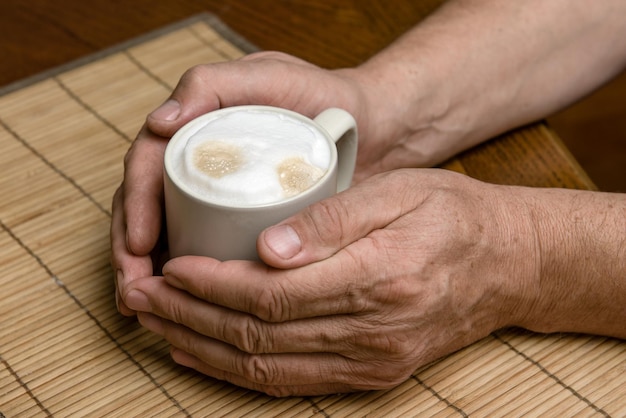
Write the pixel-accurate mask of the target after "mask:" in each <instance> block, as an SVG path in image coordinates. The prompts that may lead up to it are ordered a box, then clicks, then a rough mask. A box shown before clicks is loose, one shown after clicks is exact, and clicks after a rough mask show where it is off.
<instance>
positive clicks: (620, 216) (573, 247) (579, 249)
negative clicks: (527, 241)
mask: <svg viewBox="0 0 626 418" xmlns="http://www.w3.org/2000/svg"><path fill="white" fill-rule="evenodd" d="M523 194H525V195H526V199H525V202H526V207H527V210H528V213H529V217H530V218H529V219H530V222H531V224H532V228H533V230H534V236H535V243H536V245H535V247H536V249H535V252H536V259H537V260H538V265H537V269H538V270H537V276H536V278H535V279H534V280H529V281H527V285H526V287H525V293H524V294H525V295H526V296H525V299H524V304H523V306H524V312H525V315H524V316H523V317H522V318H520V321H519V322H518V323H516V324H515V325H519V326H522V327H524V328H527V329H530V330H534V331H539V332H556V331H560V332H582V333H593V334H604V335H613V336H621V337H626V327H624V318H626V248H625V243H626V221H625V220H626V196H623V195H618V194H609V193H598V192H586V191H577V190H565V189H526V190H525V191H524V193H523Z"/></svg>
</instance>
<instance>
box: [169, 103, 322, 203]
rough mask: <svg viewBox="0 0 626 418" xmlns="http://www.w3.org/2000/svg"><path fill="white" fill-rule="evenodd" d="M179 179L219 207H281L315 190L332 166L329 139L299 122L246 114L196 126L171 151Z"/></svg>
mask: <svg viewBox="0 0 626 418" xmlns="http://www.w3.org/2000/svg"><path fill="white" fill-rule="evenodd" d="M172 154H173V155H172V159H173V161H174V163H173V164H172V168H173V170H174V171H175V173H176V176H177V177H178V178H179V179H180V180H181V181H182V182H183V183H184V184H186V185H187V186H188V188H189V189H190V190H192V191H193V193H194V194H195V195H197V196H201V197H202V198H204V199H207V200H209V201H211V202H213V203H216V204H222V205H229V206H233V205H234V206H251V205H261V204H269V203H274V202H278V201H280V200H284V199H287V198H290V197H293V196H296V195H298V194H299V193H301V192H303V191H305V190H307V189H308V188H310V187H311V186H313V185H314V184H315V183H316V182H317V181H318V180H319V179H321V178H322V176H323V175H324V173H326V171H327V170H328V166H329V164H330V155H331V153H330V148H329V145H328V141H327V139H326V138H325V137H324V135H323V134H322V133H321V132H320V131H319V130H316V129H311V127H310V126H309V125H308V124H306V123H304V122H302V121H301V120H299V119H296V118H294V117H291V116H288V115H285V114H283V113H280V114H276V113H274V112H267V111H264V110H250V109H242V110H238V111H234V112H229V113H228V114H225V115H223V116H221V117H218V118H213V119H211V120H207V121H205V123H204V124H201V125H200V124H199V125H198V130H197V131H196V132H193V133H192V134H191V135H190V136H189V138H188V140H187V141H185V142H182V141H181V142H178V143H176V144H175V148H174V149H173V150H172Z"/></svg>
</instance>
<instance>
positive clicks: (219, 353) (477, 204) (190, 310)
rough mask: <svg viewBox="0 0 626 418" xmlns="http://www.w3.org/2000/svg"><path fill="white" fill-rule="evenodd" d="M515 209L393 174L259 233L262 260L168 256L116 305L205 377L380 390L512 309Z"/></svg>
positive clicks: (519, 269)
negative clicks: (128, 309)
mask: <svg viewBox="0 0 626 418" xmlns="http://www.w3.org/2000/svg"><path fill="white" fill-rule="evenodd" d="M524 215H525V214H524V205H523V203H521V202H520V201H519V199H518V198H517V197H516V195H515V194H514V193H511V192H510V191H509V188H506V187H503V186H496V185H488V184H485V183H481V182H478V181H476V180H472V179H470V178H468V177H465V176H462V175H459V174H455V173H452V172H448V171H443V170H398V171H394V172H389V173H386V174H383V175H378V176H375V177H372V178H370V179H368V180H366V181H363V182H361V183H359V184H357V185H355V186H354V187H353V188H351V189H349V190H347V191H346V192H344V193H341V194H339V195H336V196H334V197H331V198H329V199H327V200H325V201H323V202H320V203H317V204H314V205H312V206H311V207H310V208H308V209H306V210H304V211H303V212H302V213H300V214H298V215H295V216H293V217H291V218H289V219H287V220H285V221H284V222H282V223H280V224H279V225H277V226H274V227H271V228H268V229H267V230H265V231H264V232H263V233H262V234H261V235H260V237H259V240H258V248H259V253H260V256H261V257H262V259H263V260H264V261H265V263H266V264H267V265H264V264H262V263H255V262H250V261H227V262H219V261H217V260H214V259H210V258H205V257H180V258H177V259H173V260H170V261H169V262H168V263H167V264H166V265H165V266H164V269H163V273H164V277H158V278H152V277H150V278H144V279H137V280H135V281H134V282H132V283H129V284H128V286H126V288H125V289H124V291H125V292H126V293H125V294H124V300H125V301H126V303H127V304H128V305H129V306H130V307H131V308H132V309H134V310H137V311H139V313H138V318H139V321H140V322H141V323H142V324H143V325H144V326H146V327H147V328H149V329H150V330H152V331H154V332H156V333H158V334H160V335H163V336H164V338H165V339H166V340H167V341H169V342H170V343H171V344H172V346H173V349H172V356H173V358H174V360H175V361H176V362H178V363H180V364H183V365H185V366H189V367H192V368H194V369H196V370H198V371H200V372H202V373H205V374H207V375H209V376H213V377H215V378H218V379H223V380H227V381H230V382H232V383H235V384H237V385H240V386H243V387H247V388H251V389H255V390H260V391H263V392H266V393H268V394H271V395H277V396H285V395H312V394H322V393H335V392H346V391H354V390H365V389H384V388H390V387H393V386H395V385H397V384H399V383H401V382H402V381H404V380H405V379H406V378H407V377H408V376H409V375H410V374H411V373H412V372H413V371H415V369H416V368H418V367H420V366H422V365H424V364H427V363H429V362H431V361H433V360H435V359H437V358H440V357H442V356H444V355H446V354H449V353H451V352H453V351H455V350H457V349H459V348H461V347H464V346H466V345H468V344H470V343H472V342H474V341H476V340H478V339H480V338H482V337H484V336H486V335H488V334H489V333H490V332H491V331H493V330H495V329H498V328H500V327H503V326H506V325H510V324H514V323H517V322H518V321H521V319H522V318H523V317H524V316H525V312H524V307H525V306H526V304H525V303H523V302H524V297H525V296H526V294H527V292H528V290H527V286H530V284H529V281H532V280H533V279H535V278H536V272H537V266H536V260H535V251H534V247H533V245H534V240H533V239H532V236H533V235H532V228H531V227H530V225H529V224H528V222H527V218H526V217H525V216H524ZM269 266H271V267H269Z"/></svg>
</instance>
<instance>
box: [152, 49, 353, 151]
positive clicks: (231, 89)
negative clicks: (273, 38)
mask: <svg viewBox="0 0 626 418" xmlns="http://www.w3.org/2000/svg"><path fill="white" fill-rule="evenodd" d="M312 83H315V84H316V85H318V86H319V88H318V90H317V91H316V94H315V95H312V94H311V87H310V86H311V84H312ZM333 84H334V85H333ZM338 84H341V87H340V86H339V85H338ZM348 87H349V88H348ZM338 92H340V93H344V94H343V95H342V94H339V93H338ZM356 94H357V93H356V92H355V91H354V88H353V87H352V86H351V85H350V84H348V83H347V82H346V81H345V80H343V79H340V78H339V77H336V76H333V75H331V74H330V73H329V72H328V71H326V70H322V69H320V68H318V67H316V66H314V65H312V64H310V63H307V62H306V61H303V60H301V59H298V58H295V57H292V56H290V55H287V54H283V53H279V52H261V53H256V54H251V55H248V56H246V57H244V58H242V59H240V60H238V61H230V62H221V63H213V64H208V65H198V66H195V67H192V68H190V69H189V70H187V71H186V72H185V74H183V76H182V77H181V79H180V81H179V82H178V84H177V86H176V88H175V89H174V91H173V92H172V94H171V96H170V97H169V98H168V100H166V101H165V103H163V104H162V105H161V106H160V107H159V108H158V109H156V110H155V111H154V112H152V113H151V114H150V115H148V117H147V119H146V124H147V126H148V128H149V129H150V130H151V131H153V132H155V133H157V134H158V135H160V136H163V137H168V138H169V137H171V136H172V135H174V133H175V132H176V131H177V130H178V129H180V128H181V127H182V126H183V125H184V124H185V123H187V122H189V121H190V120H191V119H193V118H195V117H198V116H200V115H202V114H204V113H207V112H210V111H213V110H217V109H220V108H224V107H229V106H236V105H244V104H245V105H248V104H258V105H271V106H277V107H284V108H288V109H291V110H294V111H296V112H299V113H302V114H304V115H307V116H309V117H313V116H316V115H317V114H318V113H319V112H321V111H322V110H324V109H326V108H328V107H331V106H338V107H343V108H345V109H347V110H350V111H352V112H354V111H355V109H357V108H358V107H357V104H358V102H357V101H356V99H355V98H354V97H352V95H356Z"/></svg>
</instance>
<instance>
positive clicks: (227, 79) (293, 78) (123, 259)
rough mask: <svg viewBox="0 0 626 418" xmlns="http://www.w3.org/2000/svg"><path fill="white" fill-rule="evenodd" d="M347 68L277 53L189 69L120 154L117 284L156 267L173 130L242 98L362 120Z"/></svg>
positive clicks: (114, 244) (114, 227)
mask: <svg viewBox="0 0 626 418" xmlns="http://www.w3.org/2000/svg"><path fill="white" fill-rule="evenodd" d="M345 72H349V70H346V71H334V72H331V71H327V70H323V69H320V68H318V67H316V66H314V65H312V64H309V63H306V62H304V61H302V60H299V59H297V58H294V57H291V56H288V55H285V54H280V53H258V54H253V55H250V56H247V57H245V58H244V59H242V60H239V61H233V62H227V63H219V64H211V65H201V66H197V67H195V68H192V69H191V70H189V71H188V72H187V73H186V74H185V75H184V76H183V77H182V78H181V80H180V82H179V84H178V86H177V87H176V89H175V90H174V92H173V93H172V95H171V97H170V98H169V99H168V100H167V101H166V102H165V103H164V104H163V105H162V106H161V107H159V108H158V109H157V110H155V111H154V112H153V113H151V114H150V115H148V117H147V120H146V124H145V126H144V127H143V128H142V130H141V131H140V132H139V134H138V136H137V139H136V140H135V141H134V142H133V145H132V147H131V149H130V150H129V152H128V153H127V155H126V158H125V171H124V181H123V183H122V185H121V186H120V188H119V190H118V191H117V193H116V194H115V197H114V199H113V217H112V223H111V248H112V257H111V258H112V266H113V269H114V270H115V275H116V280H115V281H116V289H123V288H124V287H125V286H126V285H127V284H128V283H129V282H131V281H132V280H134V279H136V278H138V277H145V276H150V275H152V274H153V271H158V267H159V266H158V265H157V263H155V262H154V258H155V256H158V255H159V254H158V253H159V251H160V250H159V248H158V245H157V244H158V240H159V237H160V236H161V234H162V219H163V213H162V211H163V208H162V206H163V154H164V151H165V146H166V145H167V141H168V139H169V138H170V137H171V136H172V135H173V134H174V132H176V130H178V129H179V128H180V127H181V126H182V125H184V124H185V123H186V122H188V121H190V120H191V119H193V118H194V117H196V116H199V115H201V114H203V113H206V112H209V111H212V110H216V109H218V108H221V107H227V106H233V105H240V104H266V105H273V106H278V107H285V108H289V109H292V110H295V111H297V112H300V113H302V114H305V115H308V116H311V117H313V116H316V115H317V114H318V113H320V112H321V111H322V110H324V109H326V108H328V107H332V106H335V107H341V108H344V109H346V110H348V111H350V112H351V113H352V114H353V115H355V116H356V117H360V118H361V119H366V118H363V117H362V114H363V113H364V111H363V110H362V106H363V103H364V101H363V100H361V98H360V94H361V93H360V91H359V87H358V84H357V83H356V82H355V81H353V80H352V79H350V78H349V77H348V76H347V75H346V74H345ZM366 125H367V122H363V126H366ZM365 131H366V130H365ZM364 135H365V132H364V133H363V134H362V135H361V138H364ZM360 172H361V173H362V174H361V175H362V176H365V175H366V174H367V173H366V170H360ZM357 176H358V174H357ZM119 296H120V291H119V290H116V300H117V303H118V309H119V310H120V312H122V313H123V314H125V315H132V314H133V312H132V310H130V309H128V308H127V307H126V306H125V303H124V301H123V299H121V298H120V297H119Z"/></svg>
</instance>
